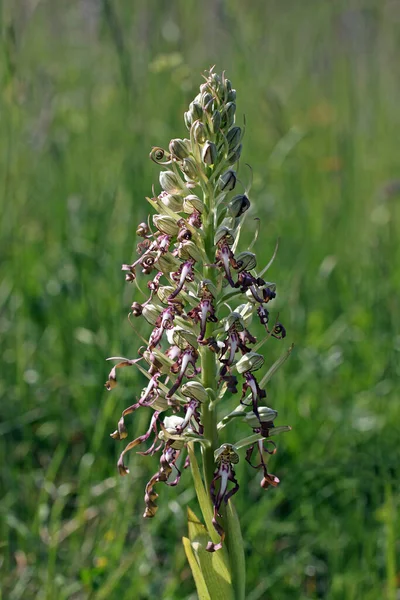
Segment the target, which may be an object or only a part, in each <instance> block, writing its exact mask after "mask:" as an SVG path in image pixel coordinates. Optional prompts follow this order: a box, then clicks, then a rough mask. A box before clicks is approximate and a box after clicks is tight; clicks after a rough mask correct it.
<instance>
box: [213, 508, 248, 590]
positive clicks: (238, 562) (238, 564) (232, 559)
mask: <svg viewBox="0 0 400 600" xmlns="http://www.w3.org/2000/svg"><path fill="white" fill-rule="evenodd" d="M226 519H227V522H228V527H227V535H226V545H227V548H228V553H229V563H230V568H231V574H232V586H233V589H234V590H235V600H245V598H246V595H245V594H246V560H245V556H244V543H243V538H242V531H241V529H240V521H239V518H238V516H237V512H236V509H235V506H234V504H233V502H232V500H229V502H228V506H227V507H226ZM216 554H217V553H216Z"/></svg>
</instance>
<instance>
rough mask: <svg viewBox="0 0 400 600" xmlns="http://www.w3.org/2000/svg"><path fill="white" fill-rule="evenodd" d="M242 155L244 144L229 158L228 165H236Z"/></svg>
mask: <svg viewBox="0 0 400 600" xmlns="http://www.w3.org/2000/svg"><path fill="white" fill-rule="evenodd" d="M241 155H242V144H240V145H239V146H238V147H237V148H236V150H235V151H234V152H232V154H230V155H229V156H228V163H229V164H230V165H234V164H235V163H237V161H238V160H239V158H240V157H241Z"/></svg>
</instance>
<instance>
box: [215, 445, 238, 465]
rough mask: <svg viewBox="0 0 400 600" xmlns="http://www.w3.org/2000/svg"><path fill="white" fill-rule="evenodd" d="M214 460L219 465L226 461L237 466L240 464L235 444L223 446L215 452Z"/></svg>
mask: <svg viewBox="0 0 400 600" xmlns="http://www.w3.org/2000/svg"><path fill="white" fill-rule="evenodd" d="M214 460H215V462H216V463H217V464H219V463H220V462H222V461H223V460H224V461H228V462H230V463H232V464H234V465H236V464H237V463H238V462H239V455H238V453H237V452H236V448H235V446H234V445H233V444H222V446H220V447H219V448H217V450H215V452H214Z"/></svg>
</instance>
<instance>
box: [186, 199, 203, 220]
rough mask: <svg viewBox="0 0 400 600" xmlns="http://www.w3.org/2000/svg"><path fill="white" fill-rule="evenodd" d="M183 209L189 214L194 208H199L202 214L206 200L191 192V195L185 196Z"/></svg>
mask: <svg viewBox="0 0 400 600" xmlns="http://www.w3.org/2000/svg"><path fill="white" fill-rule="evenodd" d="M183 210H184V211H185V213H188V214H189V215H190V214H192V212H193V211H194V210H197V211H198V212H199V213H200V214H202V213H203V211H204V202H203V201H202V200H200V198H199V197H198V196H196V195H195V194H189V196H185V198H184V199H183Z"/></svg>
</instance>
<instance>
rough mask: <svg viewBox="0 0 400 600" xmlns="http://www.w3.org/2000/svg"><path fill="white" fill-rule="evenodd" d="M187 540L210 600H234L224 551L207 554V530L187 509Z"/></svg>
mask: <svg viewBox="0 0 400 600" xmlns="http://www.w3.org/2000/svg"><path fill="white" fill-rule="evenodd" d="M188 526H189V538H190V541H191V544H192V550H193V552H194V554H195V556H196V559H197V563H198V565H199V567H200V570H201V573H202V575H203V578H204V581H205V583H206V586H207V589H208V593H209V594H210V598H211V600H234V595H233V588H232V579H231V574H230V572H229V569H228V567H227V560H226V551H224V549H222V550H218V551H217V552H207V550H206V546H207V543H208V541H209V539H210V537H209V535H208V532H207V529H206V528H205V527H204V525H203V524H202V523H201V522H200V521H199V519H198V518H197V517H196V515H195V514H194V512H192V511H191V510H190V508H189V509H188Z"/></svg>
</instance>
